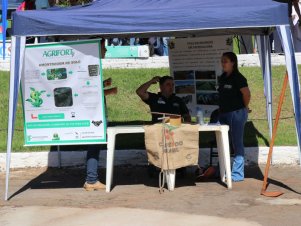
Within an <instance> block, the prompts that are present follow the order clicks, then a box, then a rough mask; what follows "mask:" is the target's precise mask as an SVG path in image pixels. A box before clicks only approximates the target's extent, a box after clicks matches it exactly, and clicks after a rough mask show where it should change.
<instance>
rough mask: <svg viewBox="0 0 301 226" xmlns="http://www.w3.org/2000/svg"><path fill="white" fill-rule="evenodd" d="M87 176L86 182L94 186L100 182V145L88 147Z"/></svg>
mask: <svg viewBox="0 0 301 226" xmlns="http://www.w3.org/2000/svg"><path fill="white" fill-rule="evenodd" d="M87 147H88V148H89V150H88V151H87V175H86V182H87V183H89V184H94V183H95V182H96V181H98V163H99V152H100V147H99V145H87Z"/></svg>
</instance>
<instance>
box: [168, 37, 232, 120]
mask: <svg viewBox="0 0 301 226" xmlns="http://www.w3.org/2000/svg"><path fill="white" fill-rule="evenodd" d="M229 51H232V37H231V36H211V37H197V38H179V39H171V40H170V41H169V65H170V72H171V76H173V77H174V80H175V93H176V94H177V96H180V97H181V98H182V99H183V100H184V102H185V103H186V105H187V107H188V109H189V111H190V114H191V115H192V116H195V115H196V108H197V107H200V108H201V109H202V110H203V112H204V115H205V116H206V117H210V114H211V113H212V111H214V110H215V109H217V108H218V106H217V105H218V99H219V96H218V92H217V89H218V76H220V75H221V74H222V68H221V56H222V54H223V53H224V52H229Z"/></svg>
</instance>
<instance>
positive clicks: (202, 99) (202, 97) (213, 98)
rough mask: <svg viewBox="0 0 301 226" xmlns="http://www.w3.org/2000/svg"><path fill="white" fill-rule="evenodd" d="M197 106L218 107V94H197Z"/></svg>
mask: <svg viewBox="0 0 301 226" xmlns="http://www.w3.org/2000/svg"><path fill="white" fill-rule="evenodd" d="M196 99H197V104H199V105H218V99H219V96H218V93H204V92H198V93H197V94H196Z"/></svg>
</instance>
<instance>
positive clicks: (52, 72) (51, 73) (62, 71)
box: [47, 68, 67, 80]
mask: <svg viewBox="0 0 301 226" xmlns="http://www.w3.org/2000/svg"><path fill="white" fill-rule="evenodd" d="M66 78H67V70H66V68H52V69H47V80H61V79H66Z"/></svg>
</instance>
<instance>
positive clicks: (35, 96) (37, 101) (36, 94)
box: [26, 87, 46, 107]
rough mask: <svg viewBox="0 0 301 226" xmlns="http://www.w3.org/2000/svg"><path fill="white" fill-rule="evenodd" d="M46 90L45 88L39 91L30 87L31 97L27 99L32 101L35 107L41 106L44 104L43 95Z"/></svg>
mask: <svg viewBox="0 0 301 226" xmlns="http://www.w3.org/2000/svg"><path fill="white" fill-rule="evenodd" d="M45 92H46V91H45V90H41V91H38V90H35V89H34V88H32V87H30V98H28V99H26V101H28V102H30V103H31V104H32V106H34V107H41V105H42V104H43V99H42V98H41V95H42V94H43V93H45Z"/></svg>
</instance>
